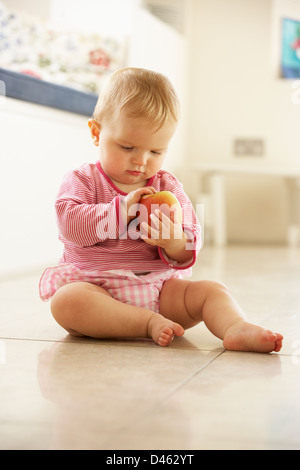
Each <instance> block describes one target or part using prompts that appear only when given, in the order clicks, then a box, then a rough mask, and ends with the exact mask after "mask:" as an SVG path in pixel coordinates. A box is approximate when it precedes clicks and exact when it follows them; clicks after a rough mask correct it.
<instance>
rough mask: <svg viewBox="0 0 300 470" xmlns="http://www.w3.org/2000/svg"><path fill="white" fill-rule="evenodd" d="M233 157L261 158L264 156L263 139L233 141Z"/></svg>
mask: <svg viewBox="0 0 300 470" xmlns="http://www.w3.org/2000/svg"><path fill="white" fill-rule="evenodd" d="M233 150H234V155H236V156H237V157H252V156H253V157H262V156H263V155H264V141H263V139H250V138H249V139H235V140H234V148H233Z"/></svg>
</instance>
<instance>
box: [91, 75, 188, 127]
mask: <svg viewBox="0 0 300 470" xmlns="http://www.w3.org/2000/svg"><path fill="white" fill-rule="evenodd" d="M122 110H124V111H125V112H126V114H127V115H128V116H130V117H143V118H146V119H147V120H149V121H151V122H152V123H153V124H154V125H157V126H158V129H159V128H160V127H161V126H162V125H163V124H164V123H165V122H166V121H167V120H169V119H171V120H173V121H174V122H175V123H177V121H178V119H179V101H178V98H177V95H176V92H175V90H174V88H173V86H172V84H171V82H170V81H169V79H168V78H167V77H165V76H164V75H162V74H161V73H158V72H153V71H151V70H147V69H142V68H135V67H126V68H123V69H119V70H117V71H116V72H114V73H113V74H112V75H111V76H110V77H109V80H108V82H107V83H106V86H105V87H104V89H103V91H102V92H101V93H100V96H99V99H98V102H97V104H96V107H95V111H94V114H93V118H94V119H95V120H96V121H97V122H99V123H101V121H103V120H104V119H110V118H111V117H113V116H118V115H119V113H120V112H121V111H122Z"/></svg>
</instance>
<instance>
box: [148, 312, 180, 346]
mask: <svg viewBox="0 0 300 470" xmlns="http://www.w3.org/2000/svg"><path fill="white" fill-rule="evenodd" d="M148 331H149V336H151V337H152V339H153V340H154V341H155V342H156V343H157V344H159V346H168V344H170V343H171V341H172V340H173V338H174V336H182V335H183V334H184V329H183V328H182V326H181V325H179V324H178V323H174V322H172V321H171V320H168V319H167V318H165V317H163V316H162V315H160V314H155V315H153V316H152V318H151V320H150V321H149V326H148Z"/></svg>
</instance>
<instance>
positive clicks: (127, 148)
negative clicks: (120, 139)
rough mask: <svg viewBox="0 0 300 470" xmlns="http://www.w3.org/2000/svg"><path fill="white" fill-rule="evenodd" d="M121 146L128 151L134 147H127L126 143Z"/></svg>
mask: <svg viewBox="0 0 300 470" xmlns="http://www.w3.org/2000/svg"><path fill="white" fill-rule="evenodd" d="M121 148H122V149H123V150H127V151H130V150H133V147H126V146H125V145H121Z"/></svg>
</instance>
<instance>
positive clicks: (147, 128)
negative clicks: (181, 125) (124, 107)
mask: <svg viewBox="0 0 300 470" xmlns="http://www.w3.org/2000/svg"><path fill="white" fill-rule="evenodd" d="M175 128H176V125H175V124H174V123H173V122H167V123H165V124H164V125H163V126H162V127H161V128H160V129H159V130H156V129H155V127H154V126H153V125H152V124H151V123H149V122H148V121H147V120H146V119H141V118H135V117H128V116H126V115H125V113H123V112H121V114H120V116H119V117H117V118H116V117H114V118H112V119H110V120H108V121H106V122H104V123H103V124H102V125H101V126H100V132H99V150H100V163H101V166H102V168H103V170H104V171H105V173H106V174H107V175H108V176H109V177H110V178H111V180H112V181H113V182H114V184H115V185H116V186H117V187H118V188H119V189H121V190H123V191H125V192H130V191H133V190H134V189H137V188H140V187H143V186H145V185H146V184H147V181H148V179H149V178H151V177H152V176H154V175H155V174H156V173H157V172H158V171H159V170H160V169H161V166H162V163H163V160H164V158H165V155H166V153H167V149H168V145H169V142H170V140H171V138H172V136H173V134H174V132H175Z"/></svg>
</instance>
